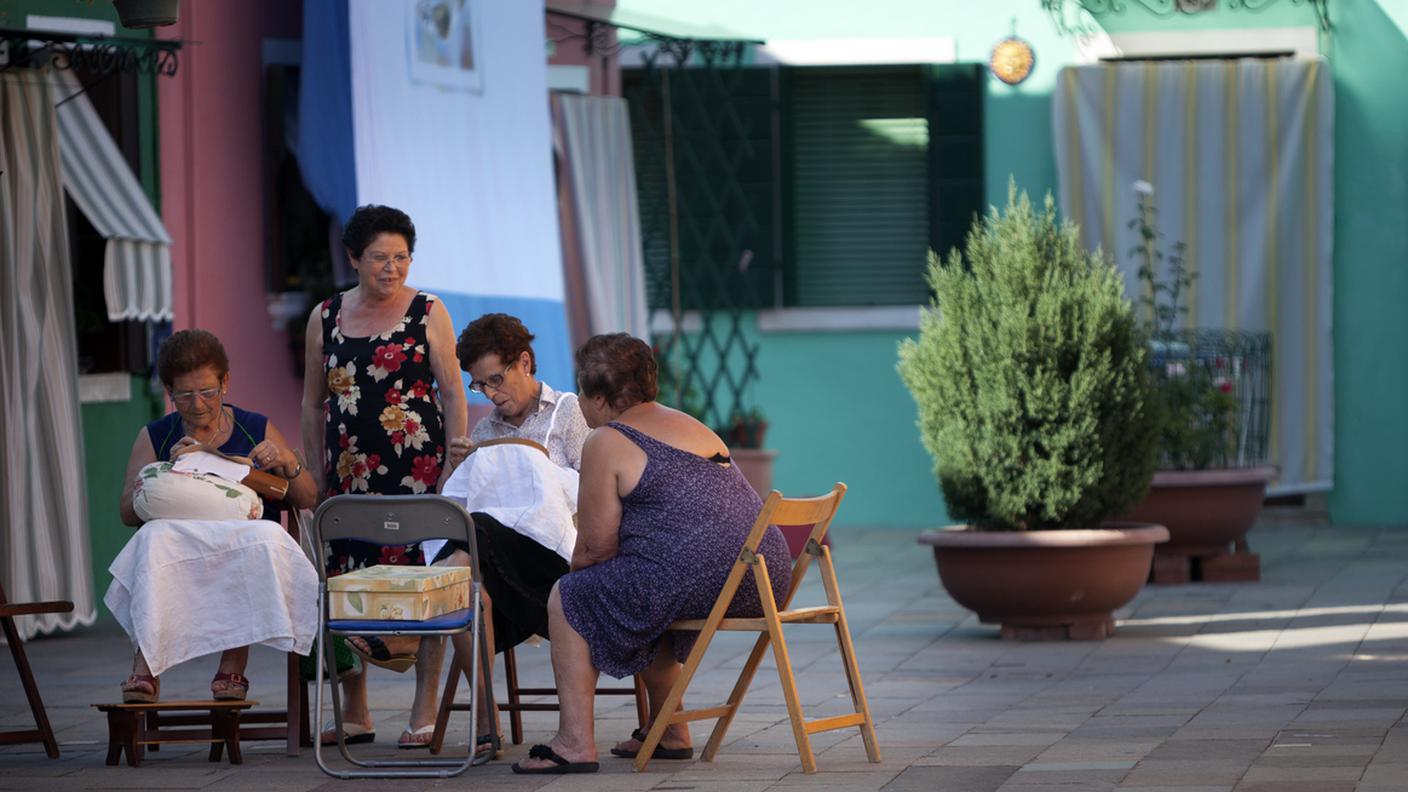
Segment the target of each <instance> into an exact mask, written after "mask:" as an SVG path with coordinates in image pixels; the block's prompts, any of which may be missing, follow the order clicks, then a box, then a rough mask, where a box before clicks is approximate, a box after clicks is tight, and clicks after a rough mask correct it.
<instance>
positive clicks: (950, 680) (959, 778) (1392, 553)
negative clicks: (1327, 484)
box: [0, 510, 1408, 792]
mask: <svg viewBox="0 0 1408 792" xmlns="http://www.w3.org/2000/svg"><path fill="white" fill-rule="evenodd" d="M914 535H915V532H914V531H900V530H888V529H858V528H854V527H842V528H839V529H838V534H837V542H838V551H837V556H836V558H837V563H838V565H839V567H840V577H841V580H842V588H843V589H844V591H845V595H846V602H847V606H848V612H849V616H850V620H851V623H852V625H853V629H854V633H855V639H856V643H857V646H858V651H859V656H860V663H861V668H862V672H863V674H864V676H865V682H866V688H867V692H868V693H869V695H870V701H871V709H872V712H873V714H874V715H875V717H876V721H877V722H876V732H877V735H878V737H879V741H880V746H881V750H882V753H883V755H884V761H883V763H881V764H879V765H873V764H870V763H869V762H868V761H866V756H865V752H864V748H863V745H862V742H861V740H860V738H859V736H858V734H857V732H856V731H854V730H847V731H839V732H831V733H826V734H819V735H816V736H815V738H814V740H813V744H814V749H815V752H816V756H817V761H818V765H819V767H820V772H819V773H817V774H815V775H811V776H807V775H804V774H802V773H801V764H800V760H799V759H798V757H797V754H796V747H795V742H794V738H793V735H792V731H791V727H790V725H789V724H788V722H787V712H786V707H785V705H784V701H783V697H782V695H781V691H780V688H779V687H778V684H777V677H776V672H775V669H774V667H773V664H772V660H771V659H770V658H769V659H768V660H767V661H766V662H765V664H764V668H763V670H762V671H761V672H760V673H759V675H758V678H757V680H756V681H755V682H754V684H753V686H752V688H751V690H750V691H749V694H748V698H747V699H746V700H745V703H744V706H743V709H742V710H741V712H740V713H739V715H738V717H737V719H736V720H735V722H734V724H733V726H732V728H731V729H730V731H729V734H728V737H727V740H726V742H725V744H724V748H723V750H722V751H721V752H720V754H719V756H718V758H717V761H715V762H713V763H705V762H700V761H690V762H683V763H674V762H669V763H667V762H654V763H652V764H651V765H650V767H649V768H648V769H647V771H646V772H645V773H641V774H635V773H632V772H631V765H630V763H629V762H627V761H625V760H617V759H611V758H608V757H607V756H606V753H605V749H606V747H608V746H609V744H610V743H611V742H612V741H614V740H615V739H619V738H620V737H621V736H624V735H625V734H626V733H628V732H629V731H630V729H631V728H633V725H634V723H633V721H634V713H633V710H632V705H631V702H629V701H628V700H625V699H617V698H613V699H603V700H601V701H599V702H598V705H597V712H598V720H597V724H596V726H597V739H598V743H599V746H600V750H601V751H602V755H603V767H602V772H601V773H600V774H598V775H596V776H591V777H581V776H578V777H573V778H553V777H534V776H515V775H514V774H512V773H511V772H510V769H509V763H511V762H512V761H514V760H516V759H518V758H521V757H523V756H524V755H526V753H527V745H520V746H508V747H507V750H506V759H505V761H503V762H496V763H494V764H491V765H489V766H487V767H484V768H475V769H473V770H471V771H470V772H469V774H467V775H466V776H464V777H462V778H460V779H455V780H445V781H440V780H430V781H427V782H424V783H422V782H420V781H409V782H407V781H394V782H390V783H389V784H380V783H372V782H368V783H363V782H343V781H337V780H334V779H330V778H328V777H326V776H324V775H323V774H322V773H320V772H319V771H318V770H317V769H316V767H315V766H314V765H313V762H312V759H311V757H309V756H308V755H307V753H306V752H305V754H304V755H303V756H301V757H299V758H295V759H289V758H286V757H284V756H283V755H282V746H280V745H279V744H277V743H261V744H248V745H246V746H245V757H246V763H245V764H244V765H242V766H240V767H237V768H232V767H230V766H228V765H212V764H208V763H206V762H205V759H204V749H203V748H199V747H190V748H186V749H182V748H176V747H171V748H169V749H168V750H165V751H162V752H161V753H160V754H158V755H153V756H151V757H150V758H149V761H148V764H147V766H145V767H143V768H140V769H135V770H134V769H132V768H127V767H120V768H108V767H105V766H104V765H103V764H102V762H103V755H104V748H105V745H106V725H105V723H104V721H102V720H101V719H99V718H97V717H95V715H96V713H95V712H94V711H93V710H92V709H91V708H90V707H89V704H90V703H92V702H95V701H110V700H114V699H115V698H116V697H117V683H118V682H119V681H120V680H121V678H122V677H123V676H125V673H124V672H125V666H126V664H127V662H128V659H129V658H130V654H129V652H130V649H129V646H128V643H127V641H126V638H125V636H123V635H121V633H120V632H118V631H116V630H115V629H114V628H113V627H112V626H111V625H106V626H100V627H99V628H96V629H93V630H89V631H86V632H84V633H82V634H80V635H66V636H62V637H55V638H47V639H42V640H36V641H34V642H33V643H32V644H30V654H31V657H32V658H33V660H34V665H35V668H36V673H37V674H38V676H39V684H40V686H41V690H43V692H44V696H45V700H46V703H47V704H48V705H49V713H50V718H51V720H52V721H53V722H54V724H55V728H56V732H57V734H58V736H59V739H60V740H61V741H62V743H63V746H62V750H63V752H64V753H63V757H62V758H61V759H60V760H58V761H51V760H48V759H47V758H45V757H44V754H43V752H42V749H40V748H39V746H6V747H3V748H0V790H10V789H63V790H68V789H101V788H127V789H183V788H184V789H212V790H217V792H223V791H224V790H231V791H232V792H233V791H234V790H246V789H248V790H274V791H275V792H285V791H287V792H295V791H297V792H302V791H303V790H309V789H327V790H346V789H352V790H362V789H365V790H373V789H378V790H379V789H383V788H385V789H391V788H392V786H391V785H393V784H394V788H395V789H396V790H397V792H414V791H415V790H421V789H442V788H464V787H465V786H468V785H474V786H482V787H486V788H488V789H490V790H524V792H535V791H536V790H540V789H581V790H587V792H590V791H591V790H597V789H600V790H610V792H636V790H661V791H662V792H669V790H685V789H690V790H702V791H704V792H764V790H769V789H780V790H791V789H800V788H803V787H806V788H821V789H861V790H883V791H884V792H909V791H910V790H914V791H915V792H919V790H923V792H933V790H942V792H950V790H970V789H971V790H977V792H992V790H998V789H1001V790H1004V791H1005V792H1011V791H1012V790H1022V792H1039V790H1047V789H1051V790H1062V791H1063V792H1087V790H1109V789H1131V790H1144V792H1160V790H1163V791H1164V792H1173V791H1174V790H1177V792H1228V790H1233V789H1236V790H1238V792H1241V791H1242V790H1273V789H1274V790H1277V792H1283V791H1289V792H1299V791H1300V790H1314V791H1315V792H1335V791H1336V790H1341V789H1346V790H1347V789H1351V788H1354V786H1355V783H1356V782H1357V783H1358V787H1359V789H1361V790H1363V792H1389V790H1393V791H1394V792H1408V783H1405V779H1408V720H1405V714H1408V674H1405V673H1404V668H1405V667H1408V531H1405V530H1403V529H1401V528H1399V529H1393V528H1382V529H1378V528H1347V527H1331V526H1328V525H1326V524H1324V523H1323V522H1316V521H1314V520H1309V519H1306V518H1305V517H1304V516H1303V515H1295V514H1291V513H1287V512H1286V511H1285V510H1279V511H1277V510H1271V511H1268V513H1267V519H1265V520H1264V521H1263V523H1262V525H1261V526H1259V527H1258V528H1257V530H1256V531H1255V532H1254V534H1253V536H1252V542H1253V546H1254V547H1255V548H1256V550H1257V552H1259V553H1261V554H1262V560H1263V580H1262V581H1261V582H1260V583H1256V584H1216V585H1202V584H1193V585H1186V586H1150V587H1147V588H1146V589H1145V590H1144V592H1142V593H1141V594H1140V596H1139V597H1138V598H1136V600H1135V601H1134V602H1133V603H1131V604H1130V605H1129V606H1128V607H1126V608H1124V609H1122V610H1121V611H1120V612H1119V613H1118V614H1117V617H1118V618H1119V620H1120V623H1119V629H1118V631H1117V633H1116V635H1115V637H1113V638H1112V639H1110V640H1107V641H1104V642H1070V643H1013V642H1006V641H1002V640H1000V639H999V638H998V637H997V629H996V627H994V626H992V625H984V624H980V623H978V622H977V620H976V619H975V618H974V617H973V616H972V615H971V614H969V613H967V612H965V611H964V610H963V609H961V608H959V607H958V606H957V605H956V604H955V603H953V602H952V601H951V600H950V599H949V598H948V597H947V596H946V595H945V594H944V593H943V591H942V589H941V588H940V587H939V585H938V579H937V577H936V576H935V575H934V568H933V562H932V561H931V560H930V556H929V555H928V554H927V553H925V552H924V551H923V549H922V548H918V547H917V546H916V545H915V542H914ZM819 599H820V586H819V581H818V580H816V579H811V580H808V581H807V583H806V584H805V585H804V586H803V589H802V591H801V593H800V594H799V601H798V604H799V605H801V604H807V603H813V604H814V603H815V602H817V601H819ZM794 634H795V637H794ZM788 642H789V648H790V649H791V652H792V655H793V659H794V664H795V668H796V671H797V677H798V688H799V692H800V694H801V697H802V702H803V705H804V707H805V708H806V710H807V712H808V715H809V716H810V717H822V716H826V715H834V714H840V713H843V712H846V711H848V710H849V697H848V695H847V693H846V686H845V681H844V679H843V677H842V675H841V672H840V664H839V657H838V654H837V651H836V646H835V643H834V640H833V638H832V637H831V635H830V634H828V633H827V631H824V630H800V629H798V630H789V633H788ZM750 647H751V640H750V639H749V638H748V636H743V635H732V634H727V635H721V636H719V638H718V639H716V641H715V643H714V645H713V646H712V647H711V649H710V652H709V653H708V655H706V657H705V660H704V663H703V665H702V666H701V668H700V672H699V674H698V676H697V677H696V679H695V681H694V684H693V686H692V688H691V690H690V692H689V696H688V698H689V703H690V704H691V705H692V706H705V705H708V704H710V703H713V702H715V701H722V700H723V698H724V697H726V696H727V694H728V691H729V689H730V688H731V687H732V684H733V682H734V679H735V678H736V676H737V673H738V668H739V667H740V666H741V664H742V662H743V660H744V658H745V657H746V655H747V652H748V650H749V648H750ZM547 648H548V647H547V645H545V644H544V645H541V646H538V647H523V648H522V649H521V650H520V651H519V656H518V659H519V667H520V673H521V674H522V675H523V677H524V679H525V680H531V681H532V682H533V683H537V682H538V681H539V680H543V681H546V680H549V679H551V669H550V668H549V665H548V651H547ZM7 661H8V657H7V656H6V654H5V653H0V679H3V680H12V679H13V667H10V666H8V665H7ZM213 665H214V658H204V659H202V660H198V661H194V662H191V663H187V664H185V665H183V666H181V667H178V668H176V669H173V670H171V671H170V672H168V673H167V674H166V675H164V676H163V685H162V687H163V693H164V694H166V695H167V697H168V698H172V697H194V696H199V695H201V694H202V693H203V692H204V690H205V689H206V686H207V685H208V684H209V678H210V672H211V668H213ZM282 669H283V658H282V656H281V655H278V654H277V653H274V652H271V651H269V650H267V649H265V648H263V647H256V648H255V649H254V650H253V652H252V655H251V665H250V669H249V672H248V675H249V676H250V677H251V678H252V679H253V680H254V684H255V691H254V695H255V697H257V698H260V699H261V700H262V701H263V703H264V706H268V707H274V708H277V707H281V706H282V673H283V671H282ZM371 679H372V687H371V703H372V707H373V714H374V716H375V719H376V722H377V729H378V732H379V733H384V734H383V739H382V741H381V742H380V743H379V746H380V747H379V751H380V752H381V753H384V754H388V755H389V754H393V753H395V751H394V749H391V748H390V747H389V746H390V741H391V740H393V739H394V735H395V734H396V733H397V732H398V731H399V730H400V728H401V727H402V726H404V725H405V723H406V719H407V716H408V713H407V706H408V704H409V701H410V697H411V691H412V687H413V685H414V680H413V678H411V676H410V675H396V674H389V673H384V672H380V671H378V672H376V673H374V674H373V676H372V678H371ZM4 684H6V685H10V684H11V683H10V682H8V681H7V682H5V683H4ZM499 688H500V690H499V693H498V695H499V696H502V695H503V692H502V683H501V682H500V684H499ZM5 689H6V690H9V689H11V688H9V687H6V688H5ZM463 697H464V693H463V692H462V693H461V698H462V699H463ZM456 718H457V719H456V720H455V721H453V722H452V729H451V733H450V739H451V740H456V739H459V740H463V739H464V736H465V733H466V728H465V723H466V719H465V718H464V716H463V715H458V714H457V716H456ZM28 725H29V718H28V712H27V709H26V708H25V707H23V706H22V705H20V704H18V703H17V702H16V701H15V699H14V698H13V697H9V698H6V700H5V701H4V703H3V704H0V728H4V727H6V726H14V727H28ZM524 726H525V730H526V732H527V735H526V736H527V739H528V742H529V743H530V744H531V743H533V742H542V741H545V740H547V739H548V738H549V737H550V736H551V735H552V733H553V731H554V730H555V728H556V716H555V714H553V713H525V715H524ZM710 728H711V724H708V723H701V724H696V726H695V730H694V737H695V741H696V744H697V745H702V743H703V741H704V740H705V739H706V738H707V735H708V733H709V730H710Z"/></svg>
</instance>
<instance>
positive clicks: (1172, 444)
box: [1128, 181, 1276, 583]
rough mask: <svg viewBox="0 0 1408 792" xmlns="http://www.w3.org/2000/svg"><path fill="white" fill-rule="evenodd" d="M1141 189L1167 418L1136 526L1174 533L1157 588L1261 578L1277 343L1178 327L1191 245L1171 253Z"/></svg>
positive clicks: (1145, 272)
mask: <svg viewBox="0 0 1408 792" xmlns="http://www.w3.org/2000/svg"><path fill="white" fill-rule="evenodd" d="M1132 187H1133V189H1134V192H1135V194H1136V196H1137V202H1138V216H1137V217H1136V218H1134V219H1133V220H1131V221H1130V224H1129V225H1130V228H1131V229H1132V230H1134V231H1136V232H1137V234H1138V237H1137V238H1138V243H1137V244H1136V245H1135V247H1134V249H1133V250H1132V251H1131V254H1132V255H1133V256H1134V258H1135V261H1136V263H1137V264H1138V271H1137V272H1138V275H1139V283H1140V286H1141V287H1142V289H1143V292H1144V294H1143V296H1142V297H1141V298H1140V302H1141V303H1143V304H1144V307H1145V309H1146V311H1147V317H1148V318H1147V323H1148V330H1149V347H1150V353H1151V354H1150V358H1149V362H1150V374H1151V375H1152V378H1153V382H1154V395H1155V400H1156V407H1157V409H1158V411H1159V413H1160V414H1161V415H1162V419H1163V420H1162V423H1161V426H1160V431H1159V435H1158V442H1157V449H1158V456H1157V470H1156V472H1155V473H1154V478H1153V482H1152V484H1151V485H1150V487H1149V493H1148V494H1147V495H1146V496H1145V497H1144V498H1143V499H1142V500H1141V501H1140V502H1139V503H1138V504H1137V505H1136V506H1135V508H1134V509H1133V510H1132V511H1131V512H1129V514H1128V519H1131V520H1149V521H1153V522H1158V523H1159V524H1161V525H1164V526H1166V527H1167V528H1168V531H1169V541H1168V542H1167V543H1165V544H1162V545H1160V546H1159V548H1158V550H1157V551H1156V555H1155V558H1154V566H1153V569H1152V571H1151V579H1152V580H1153V582H1155V583H1186V582H1188V581H1191V580H1207V581H1219V582H1226V581H1250V580H1258V579H1259V578H1260V577H1261V560H1260V557H1259V556H1257V555H1256V554H1255V553H1252V552H1250V551H1249V549H1248V547H1247V542H1246V534H1247V531H1249V530H1250V529H1251V528H1252V526H1253V525H1255V524H1256V520H1257V517H1258V516H1260V514H1261V504H1262V501H1263V500H1264V498H1265V496H1266V486H1267V484H1268V483H1270V482H1271V480H1272V479H1274V478H1275V477H1276V468H1275V467H1274V466H1272V465H1269V464H1267V460H1266V457H1267V449H1266V440H1267V437H1268V434H1269V431H1270V427H1269V423H1270V382H1271V375H1270V369H1269V365H1270V359H1271V336H1270V334H1269V333H1252V332H1245V331H1235V330H1224V329H1209V328H1192V329H1183V328H1180V327H1179V326H1178V324H1179V320H1180V318H1181V317H1183V316H1185V315H1186V314H1187V313H1188V308H1187V293H1188V291H1189V289H1190V288H1191V287H1192V285H1193V275H1192V273H1190V272H1189V271H1188V268H1187V266H1186V263H1185V260H1184V255H1183V249H1184V245H1183V243H1182V242H1177V243H1175V244H1174V245H1173V246H1172V248H1171V251H1170V253H1169V254H1168V255H1165V254H1164V252H1163V250H1162V248H1161V245H1160V240H1161V239H1162V238H1163V234H1161V233H1160V232H1159V230H1158V226H1157V223H1156V222H1155V218H1156V209H1155V206H1154V187H1153V185H1151V184H1149V183H1148V182H1145V181H1137V182H1135V183H1134V184H1133V185H1132Z"/></svg>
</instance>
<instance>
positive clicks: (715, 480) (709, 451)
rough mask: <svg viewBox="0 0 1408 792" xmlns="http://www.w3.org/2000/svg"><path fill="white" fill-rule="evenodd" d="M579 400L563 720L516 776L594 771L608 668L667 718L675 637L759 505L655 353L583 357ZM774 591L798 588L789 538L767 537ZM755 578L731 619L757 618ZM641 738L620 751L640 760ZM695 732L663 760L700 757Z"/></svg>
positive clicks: (711, 587)
mask: <svg viewBox="0 0 1408 792" xmlns="http://www.w3.org/2000/svg"><path fill="white" fill-rule="evenodd" d="M576 363H577V371H578V377H579V383H578V385H579V387H578V393H579V398H580V401H581V405H582V413H583V415H584V416H585V417H586V421H587V424H588V426H590V427H592V429H593V431H592V433H591V434H590V435H589V436H588V437H587V441H586V444H585V445H584V446H583V449H582V477H581V485H580V491H579V496H578V512H577V517H578V525H577V529H578V533H577V546H576V549H575V550H574V552H573V555H572V563H571V568H572V571H571V572H570V573H569V574H567V575H566V576H564V577H562V578H561V579H560V580H559V581H558V582H557V585H556V586H555V587H554V589H553V592H552V595H551V597H550V599H549V600H548V619H549V630H550V632H551V635H550V637H551V639H552V665H553V673H554V676H555V677H556V680H557V692H558V696H559V699H560V701H561V705H562V710H561V714H560V720H559V724H558V732H557V735H556V736H555V737H554V738H553V739H552V740H551V742H550V743H549V744H547V745H535V746H533V748H532V750H531V751H530V752H529V757H528V758H527V759H525V760H523V761H520V762H518V763H517V764H515V765H514V766H513V769H514V772H516V773H581V772H594V771H595V770H596V769H597V767H598V764H597V761H596V760H597V752H596V742H595V731H594V728H593V722H592V720H593V710H592V705H593V698H594V690H595V688H596V682H597V677H598V675H599V674H600V673H601V672H605V673H607V674H610V675H611V676H613V677H617V678H624V677H627V676H630V675H632V674H636V673H640V674H642V676H643V678H644V681H645V685H646V688H647V690H648V691H649V696H650V709H651V717H652V718H655V717H659V714H660V708H661V707H662V706H663V704H664V701H665V697H666V696H667V695H669V691H670V687H671V686H672V685H673V684H674V681H675V679H676V678H677V677H678V676H679V673H680V663H681V661H682V660H684V659H685V657H686V656H687V655H688V653H689V648H690V646H691V645H692V641H691V640H688V639H686V638H683V637H679V636H677V635H675V634H672V633H667V632H666V627H668V626H669V624H670V623H671V622H674V621H676V620H678V619H693V618H703V617H705V616H707V615H708V612H709V610H710V608H712V606H713V604H714V600H715V599H717V598H718V595H719V592H720V591H722V590H723V585H724V581H725V579H726V578H727V577H728V573H729V569H730V568H731V567H732V565H733V562H734V560H735V559H736V558H737V557H738V551H739V549H740V548H742V546H743V542H744V539H745V538H746V537H747V535H748V531H749V529H750V528H752V525H753V521H754V520H756V519H757V516H758V512H759V510H760V509H761V508H762V502H761V501H760V499H759V498H758V495H757V493H755V492H754V491H753V488H752V487H751V486H749V484H748V482H747V481H745V480H744V478H743V475H742V474H741V473H740V472H739V471H738V469H737V468H736V467H734V466H733V464H732V462H731V460H730V458H729V450H728V447H727V446H726V445H725V444H724V442H723V441H722V440H720V439H719V437H718V435H716V434H714V432H712V431H710V429H709V428H708V427H707V426H705V425H704V424H702V423H700V422H699V421H696V420H695V419H694V418H691V417H690V416H688V415H686V414H685V413H682V412H679V411H678V410H673V409H670V408H669V407H666V406H664V405H662V404H659V403H658V402H656V401H655V399H656V396H657V394H658V385H657V383H656V376H657V372H656V364H655V355H654V353H653V351H652V350H651V348H650V346H649V345H648V344H646V343H645V342H644V341H641V340H640V339H638V338H632V337H631V336H628V335H625V334H615V335H605V336H596V337H594V338H592V339H590V340H588V341H587V342H586V343H585V344H583V345H582V347H581V348H580V349H579V350H577V355H576ZM760 549H761V550H762V552H763V554H764V556H765V557H766V559H767V566H768V574H769V575H770V576H771V579H772V585H773V588H774V591H773V593H774V595H775V596H776V597H777V598H778V599H782V598H783V597H784V596H785V594H786V591H787V587H788V585H789V584H790V582H791V577H792V574H791V565H790V563H789V561H790V559H789V556H788V553H787V545H786V541H785V540H784V539H783V537H782V534H781V532H779V531H778V529H777V528H776V526H773V527H770V528H768V531H767V534H766V535H765V537H764V539H763V542H762V545H761V548H760ZM761 614H762V606H761V603H760V602H759V599H758V592H757V589H756V588H755V587H754V583H753V579H752V577H751V576H748V577H745V578H744V584H743V585H742V586H741V587H740V588H739V590H738V594H737V596H736V597H735V598H734V602H733V605H732V607H731V608H730V610H729V614H728V615H729V616H759V615H761ZM643 739H644V734H643V733H641V732H639V731H637V732H636V733H635V734H633V735H632V736H631V738H630V739H628V740H625V741H624V742H621V743H618V744H617V745H616V746H615V747H614V748H612V750H611V752H612V753H613V754H615V755H617V756H625V757H633V756H635V754H636V751H637V750H639V748H640V743H641V741H642V740H643ZM690 746H691V743H690V736H689V729H688V726H686V725H684V724H678V725H673V726H671V727H670V728H669V729H668V730H667V731H666V732H665V736H664V738H663V739H662V741H661V743H660V746H659V747H658V748H656V751H655V754H654V758H657V759H665V758H674V759H687V758H689V757H690V756H692V755H693V749H692V748H691V747H690Z"/></svg>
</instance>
